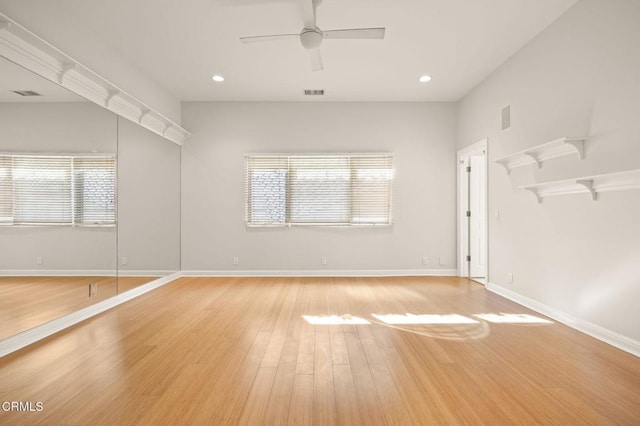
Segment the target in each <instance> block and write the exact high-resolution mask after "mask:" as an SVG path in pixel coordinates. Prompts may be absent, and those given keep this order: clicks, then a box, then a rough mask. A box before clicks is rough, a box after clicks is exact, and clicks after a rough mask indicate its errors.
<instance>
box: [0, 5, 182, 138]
mask: <svg viewBox="0 0 640 426" xmlns="http://www.w3.org/2000/svg"><path fill="white" fill-rule="evenodd" d="M0 56H2V57H4V58H6V59H8V60H9V61H11V62H14V63H16V64H18V65H20V66H22V67H24V68H26V69H28V70H30V71H32V72H34V73H35V74H38V75H40V76H41V77H43V78H46V79H47V80H50V81H52V82H53V83H55V84H58V85H60V86H62V87H64V88H66V89H68V90H70V91H71V92H73V93H76V94H77V95H80V96H82V97H83V98H85V99H87V100H89V101H91V102H94V103H95V104H97V105H99V106H101V107H103V108H106V109H108V110H110V111H112V112H114V113H116V114H117V115H119V116H121V117H123V118H126V119H128V120H131V121H133V122H134V123H137V124H139V125H140V126H142V127H144V128H146V129H148V130H150V131H152V132H154V133H156V134H158V135H160V136H162V137H163V138H165V139H168V140H170V141H171V142H174V143H176V144H178V145H182V144H183V143H184V142H185V141H186V140H187V139H188V138H189V137H190V136H191V133H189V132H188V131H187V130H185V129H184V128H182V127H181V126H180V125H179V124H178V123H176V122H174V121H173V120H171V119H170V118H168V117H166V116H164V115H163V114H161V113H160V112H158V111H157V110H155V109H153V108H151V107H150V106H148V105H147V104H145V103H144V102H142V101H141V100H140V99H138V98H136V97H134V96H133V95H130V94H129V93H127V92H125V91H124V90H122V89H120V88H119V87H118V86H116V85H115V84H113V83H112V82H110V81H109V80H107V79H106V78H104V77H102V76H100V75H99V74H97V73H95V72H94V71H92V70H91V69H89V68H87V67H85V66H84V65H82V64H80V63H79V62H78V61H76V60H75V59H73V58H72V57H70V56H69V55H67V54H65V53H63V52H62V51H60V50H58V49H57V48H55V47H54V46H52V45H51V44H49V43H48V42H46V41H45V40H43V39H41V38H40V37H38V36H37V35H35V34H33V33H32V32H30V31H29V30H27V29H26V28H24V27H22V26H20V25H19V24H18V23H16V22H15V21H13V20H12V19H11V18H9V17H8V16H6V15H3V14H1V13H0Z"/></svg>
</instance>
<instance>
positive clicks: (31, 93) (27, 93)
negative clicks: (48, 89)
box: [13, 90, 42, 96]
mask: <svg viewBox="0 0 640 426" xmlns="http://www.w3.org/2000/svg"><path fill="white" fill-rule="evenodd" d="M13 93H17V94H18V95H20V96H42V95H41V94H40V93H38V92H34V91H33V90H13Z"/></svg>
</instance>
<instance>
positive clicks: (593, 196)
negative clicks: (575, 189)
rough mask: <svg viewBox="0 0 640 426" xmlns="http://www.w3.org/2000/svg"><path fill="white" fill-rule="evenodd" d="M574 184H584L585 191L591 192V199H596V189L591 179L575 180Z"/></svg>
mask: <svg viewBox="0 0 640 426" xmlns="http://www.w3.org/2000/svg"><path fill="white" fill-rule="evenodd" d="M576 184H578V185H581V186H584V187H585V188H586V189H587V191H589V194H591V199H592V200H593V201H595V200H597V199H598V194H597V193H596V190H595V189H593V181H592V180H590V179H589V180H577V181H576Z"/></svg>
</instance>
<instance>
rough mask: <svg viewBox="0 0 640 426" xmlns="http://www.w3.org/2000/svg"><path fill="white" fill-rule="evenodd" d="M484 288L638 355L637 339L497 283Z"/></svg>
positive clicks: (639, 351)
mask: <svg viewBox="0 0 640 426" xmlns="http://www.w3.org/2000/svg"><path fill="white" fill-rule="evenodd" d="M486 288H487V290H489V291H491V292H493V293H496V294H499V295H500V296H502V297H505V298H507V299H509V300H511V301H513V302H516V303H518V304H520V305H523V306H525V307H527V308H529V309H532V310H534V311H536V312H538V313H541V314H543V315H546V316H548V317H549V318H552V319H554V320H556V321H558V322H561V323H562V324H564V325H567V326H569V327H571V328H573V329H575V330H578V331H580V332H582V333H585V334H588V335H589V336H591V337H594V338H596V339H598V340H600V341H602V342H605V343H608V344H609V345H611V346H615V347H616V348H618V349H621V350H623V351H625V352H628V353H630V354H632V355H635V356H637V357H640V342H639V341H637V340H633V339H631V338H629V337H627V336H623V335H622V334H619V333H616V332H615V331H611V330H609V329H606V328H604V327H601V326H599V325H596V324H593V323H591V322H589V321H585V320H583V319H581V318H577V317H574V316H573V315H570V314H567V313H566V312H563V311H561V310H559V309H556V308H552V307H551V306H549V305H546V304H544V303H541V302H538V301H537V300H533V299H530V298H528V297H526V296H523V295H521V294H519V293H516V292H514V291H512V290H509V289H507V288H504V287H502V286H499V285H497V284H494V283H489V284H488V285H487V286H486Z"/></svg>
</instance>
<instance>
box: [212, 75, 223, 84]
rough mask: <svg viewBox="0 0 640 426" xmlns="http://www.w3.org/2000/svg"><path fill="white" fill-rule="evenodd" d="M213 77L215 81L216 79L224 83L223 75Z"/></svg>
mask: <svg viewBox="0 0 640 426" xmlns="http://www.w3.org/2000/svg"><path fill="white" fill-rule="evenodd" d="M211 78H212V79H213V81H215V82H217V83H222V82H223V81H224V77H223V76H221V75H214V76H213V77H211Z"/></svg>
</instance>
